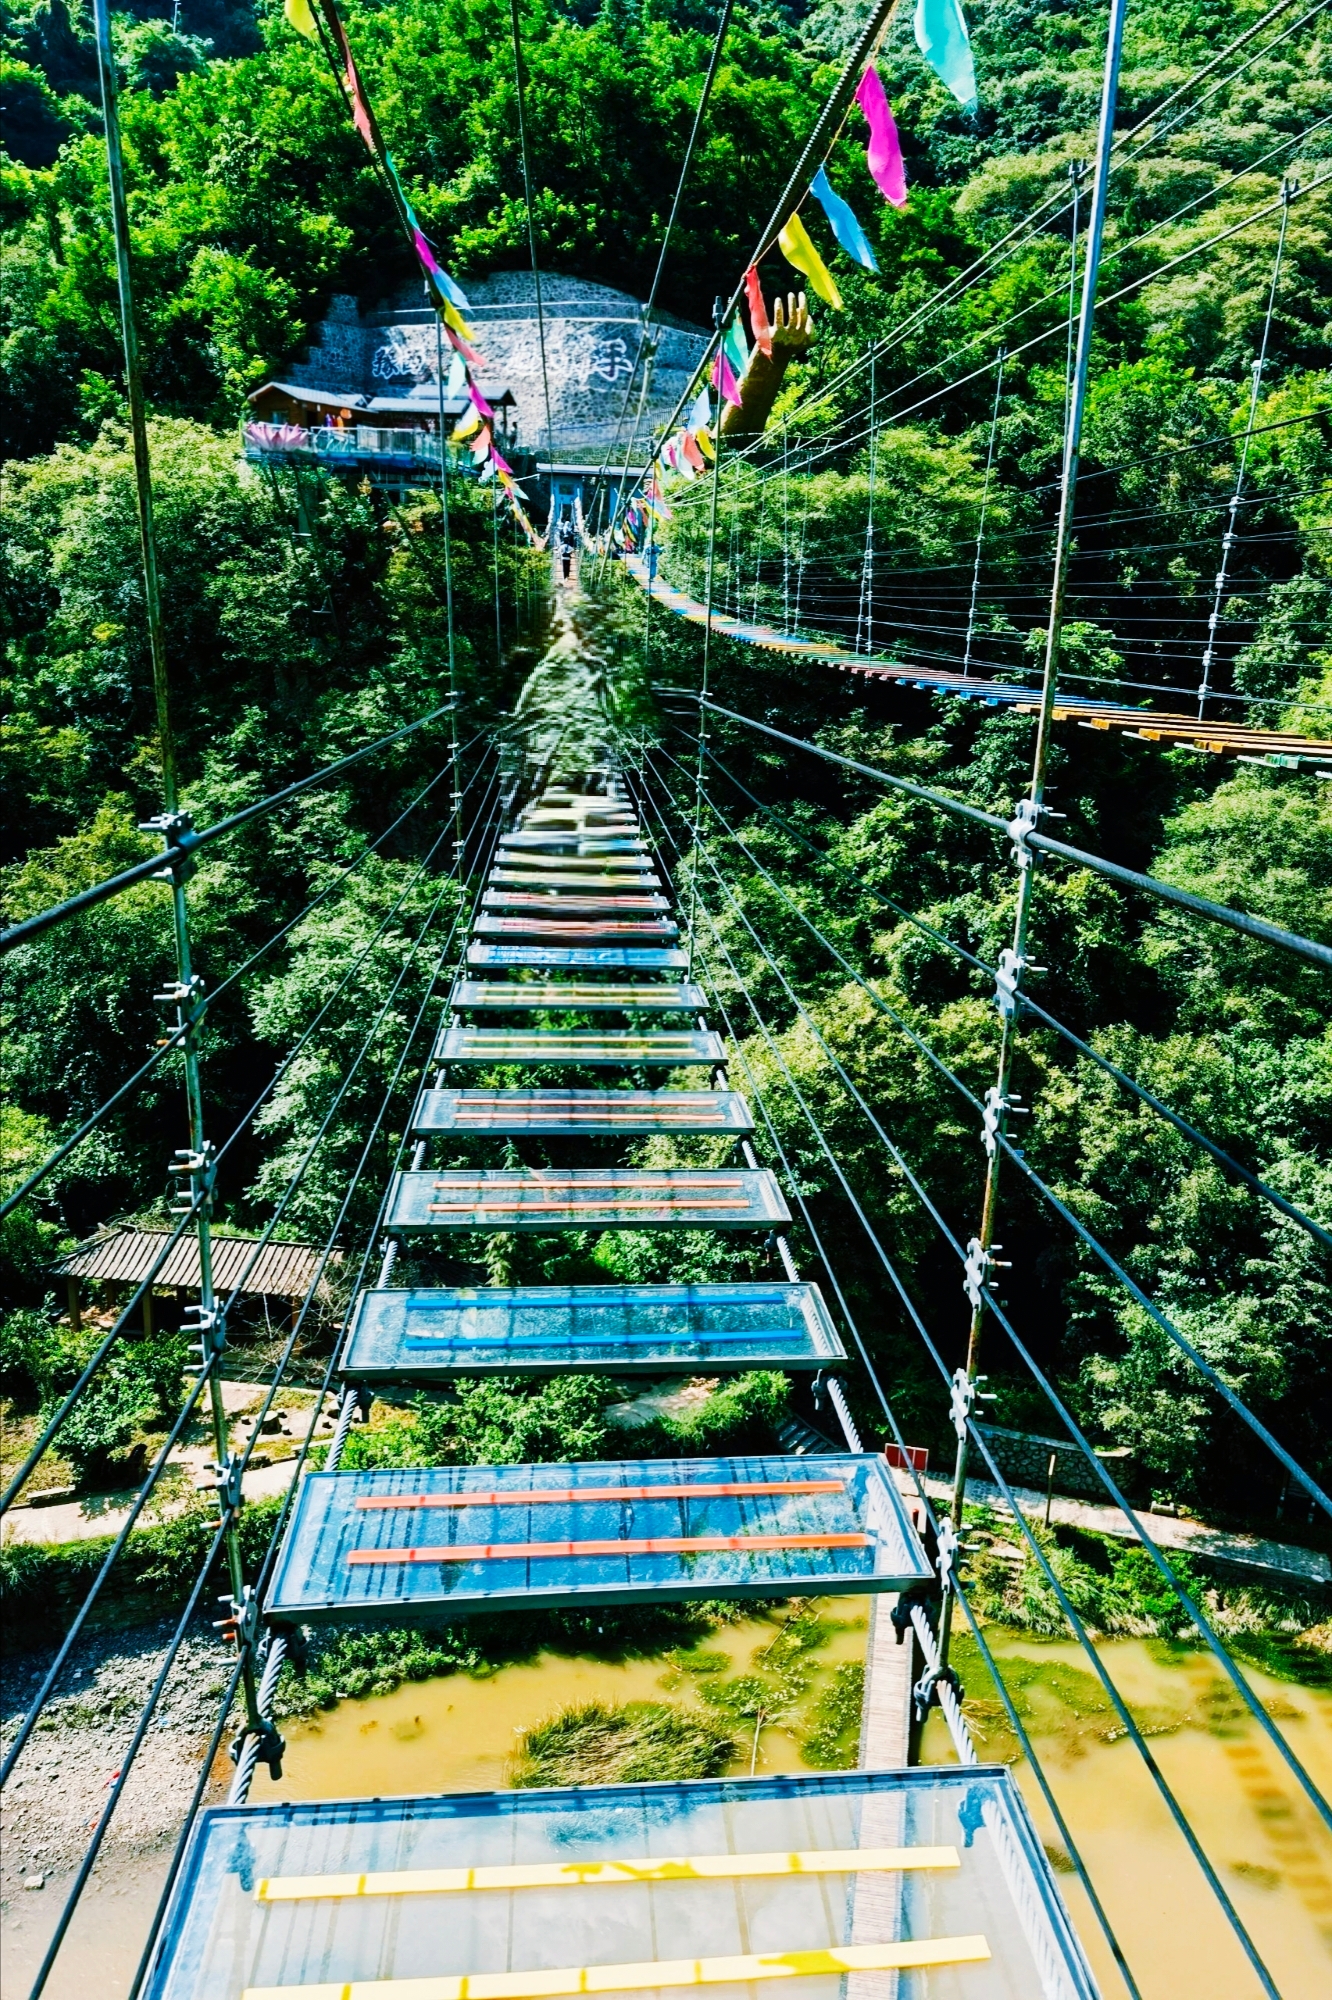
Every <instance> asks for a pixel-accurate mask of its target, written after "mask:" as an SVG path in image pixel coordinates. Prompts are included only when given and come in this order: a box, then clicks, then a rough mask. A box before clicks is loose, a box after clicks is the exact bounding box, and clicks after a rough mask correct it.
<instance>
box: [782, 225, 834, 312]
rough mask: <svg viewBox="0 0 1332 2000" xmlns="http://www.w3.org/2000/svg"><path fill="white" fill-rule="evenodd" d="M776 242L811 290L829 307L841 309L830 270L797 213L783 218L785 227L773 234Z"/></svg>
mask: <svg viewBox="0 0 1332 2000" xmlns="http://www.w3.org/2000/svg"><path fill="white" fill-rule="evenodd" d="M777 245H778V248H779V249H780V251H781V253H782V255H783V257H785V259H786V261H787V263H788V264H794V265H795V268H796V270H797V271H801V272H803V273H804V275H805V277H807V278H808V279H809V282H810V288H811V290H813V291H815V292H817V293H818V295H819V297H820V298H821V299H825V300H826V301H827V303H828V304H829V305H830V306H832V307H833V309H834V311H836V312H840V311H841V310H842V294H841V293H840V292H839V291H838V289H837V286H836V283H835V282H834V280H833V275H832V272H831V271H830V270H829V269H828V266H827V265H826V264H825V263H824V261H823V259H822V257H820V255H819V253H818V251H817V250H816V249H815V248H814V245H813V244H812V243H811V242H810V238H809V231H808V230H807V229H806V227H805V225H804V223H803V222H802V221H801V220H800V217H799V215H798V214H793V215H791V216H789V217H788V218H787V222H786V225H785V227H784V228H783V230H782V232H781V234H780V235H779V236H778V238H777Z"/></svg>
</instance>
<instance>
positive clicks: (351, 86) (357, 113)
mask: <svg viewBox="0 0 1332 2000" xmlns="http://www.w3.org/2000/svg"><path fill="white" fill-rule="evenodd" d="M333 18H334V25H335V27H336V29H337V36H338V46H339V48H340V49H341V50H342V60H343V61H344V63H346V65H347V73H346V75H345V76H344V77H343V79H342V80H343V83H344V84H345V85H346V88H347V95H348V97H350V99H351V107H352V123H353V125H354V126H355V127H356V129H357V131H358V132H359V133H360V135H361V137H362V138H363V139H364V140H365V143H366V145H367V146H368V147H369V148H370V151H371V152H372V153H374V154H376V155H377V154H378V152H379V148H378V146H376V144H375V133H374V127H373V126H372V125H371V123H370V113H369V110H368V109H367V107H366V102H365V98H364V96H363V95H362V93H361V79H360V77H359V76H358V75H357V74H356V63H355V60H354V58H353V56H352V52H351V44H350V42H349V41H348V40H347V31H346V29H345V28H344V27H343V25H342V23H341V21H339V20H338V19H337V16H336V15H335V16H334V17H333Z"/></svg>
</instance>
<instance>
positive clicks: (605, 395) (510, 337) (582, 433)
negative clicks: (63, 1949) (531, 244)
mask: <svg viewBox="0 0 1332 2000" xmlns="http://www.w3.org/2000/svg"><path fill="white" fill-rule="evenodd" d="M464 284H465V289H466V292H467V295H468V298H469V299H470V300H471V302H472V303H471V312H470V314H469V318H470V321H471V324H472V326H473V327H474V328H475V330H476V337H477V346H478V348H479V351H480V352H481V353H482V354H483V355H484V357H485V360H486V364H487V366H486V370H485V377H484V379H485V380H486V381H488V382H493V383H495V384H497V385H498V384H504V385H506V386H507V387H508V388H509V389H511V390H512V392H513V396H514V399H515V401H516V403H517V406H518V408H517V435H516V439H515V442H516V443H517V444H518V446H519V447H520V449H524V450H528V451H537V452H540V453H541V455H542V456H543V457H544V456H545V454H546V449H547V437H546V399H545V389H544V387H543V383H542V374H541V338H540V334H541V328H540V324H539V322H538V319H537V310H536V290H535V286H534V285H533V282H532V274H531V272H530V271H497V272H495V273H494V274H493V275H492V276H491V277H489V278H474V279H468V280H465V281H464ZM541 303H542V309H543V314H544V321H545V337H546V376H547V380H548V382H549V386H550V414H551V427H552V429H553V431H554V439H553V445H554V456H555V458H556V460H557V461H560V462H562V463H564V462H575V463H576V462H577V461H579V460H589V459H591V460H599V459H600V457H601V455H602V454H603V453H604V452H605V450H606V447H607V446H608V445H609V444H610V443H611V441H612V439H613V438H614V436H615V433H616V427H617V424H618V423H619V420H620V413H621V410H622V409H623V408H624V403H625V391H626V388H628V386H629V384H630V379H631V376H633V369H634V361H635V357H636V355H637V353H638V347H639V341H640V339H641V337H642V332H643V312H642V307H641V306H640V304H639V303H638V301H637V300H636V299H632V298H630V296H629V295H628V293H627V292H617V291H614V290H612V289H611V287H610V286H608V285H594V284H590V283H589V282H588V281H587V280H585V279H583V278H566V277H562V276H561V275H560V274H559V273H558V272H543V273H542V278H541ZM651 331H652V335H653V345H652V346H650V347H649V349H648V350H647V353H646V354H645V357H644V365H645V366H646V368H647V371H648V374H647V382H648V388H647V400H646V403H645V405H644V407H643V414H642V420H641V423H640V426H639V435H640V437H647V436H650V435H651V432H652V429H653V426H654V424H655V423H656V422H658V421H659V420H660V419H661V418H663V417H665V416H668V415H669V414H670V411H671V410H672V408H673V407H674V405H675V403H676V402H677V401H678V399H679V397H680V395H681V394H682V392H683V390H684V389H685V387H686V385H687V383H688V380H689V377H690V375H691V373H692V371H693V369H694V367H695V366H696V364H697V362H698V359H699V356H700V355H701V354H702V352H703V348H704V346H705V344H706V340H707V335H706V334H705V333H704V331H703V329H702V328H701V327H695V326H690V325H689V324H688V323H687V322H686V321H684V320H680V319H677V318H675V316H674V315H673V314H669V313H661V312H659V311H658V312H654V314H653V322H652V328H651ZM282 374H283V379H284V380H286V381H289V382H294V383H297V384H299V385H302V386H305V387H308V388H316V387H334V388H338V389H341V390H344V391H352V392H356V393H359V394H362V395H372V396H391V395H393V394H395V393H403V394H405V393H406V392H407V391H408V390H409V389H412V388H414V387H416V386H418V385H419V384H422V383H426V382H433V381H434V380H435V330H434V317H433V315H432V314H431V313H430V312H428V311H427V310H426V309H425V308H424V307H423V306H422V305H421V304H419V303H418V295H417V294H416V293H415V292H411V293H405V294H403V295H402V296H401V297H400V298H398V299H396V300H393V301H391V302H389V303H388V304H386V305H385V306H384V307H382V308H381V309H380V310H379V311H376V312H361V311H359V310H358V308H357V304H356V301H355V299H352V298H348V297H341V296H340V297H337V298H335V299H334V300H333V301H332V305H331V307H330V310H329V315H328V317H327V319H326V320H324V322H323V324H322V325H321V327H320V329H319V334H318V338H317V340H316V341H315V342H314V343H313V344H312V346H311V347H310V349H309V351H308V353H307V354H306V356H305V358H304V359H303V360H301V361H297V362H293V363H291V364H290V365H289V366H288V367H286V368H285V369H284V370H283V371H282ZM643 379H644V371H643V366H640V367H639V370H638V373H637V376H636V377H633V388H632V393H631V395H630V400H629V409H628V415H627V417H626V420H625V424H624V427H623V429H622V431H621V442H622V443H623V444H624V445H626V446H627V444H628V440H629V437H630V435H631V433H632V430H633V426H634V420H635V418H636V416H637V414H638V407H639V399H640V397H641V395H642V390H643Z"/></svg>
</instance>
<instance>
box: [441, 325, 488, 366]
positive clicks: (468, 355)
mask: <svg viewBox="0 0 1332 2000" xmlns="http://www.w3.org/2000/svg"><path fill="white" fill-rule="evenodd" d="M444 338H445V340H447V341H448V343H449V346H450V347H452V348H455V349H456V350H457V352H458V353H459V354H461V356H462V358H463V360H464V361H465V362H467V364H468V366H469V367H472V368H484V367H485V365H486V364H485V362H484V361H483V360H482V359H481V356H480V355H479V354H478V353H477V351H476V349H475V348H474V347H473V346H472V345H471V344H470V342H468V341H466V340H464V339H463V337H462V335H461V334H460V333H455V332H454V330H453V328H452V327H451V326H450V325H449V324H448V322H447V320H446V321H445V323H444Z"/></svg>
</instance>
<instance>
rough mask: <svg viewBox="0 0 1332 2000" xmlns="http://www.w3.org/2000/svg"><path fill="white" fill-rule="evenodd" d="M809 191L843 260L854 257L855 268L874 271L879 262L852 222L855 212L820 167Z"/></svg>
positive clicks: (861, 230) (859, 227)
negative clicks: (836, 242)
mask: <svg viewBox="0 0 1332 2000" xmlns="http://www.w3.org/2000/svg"><path fill="white" fill-rule="evenodd" d="M809 191H810V193H811V194H812V195H813V196H814V198H815V200H816V201H817V202H818V203H819V204H820V206H821V207H822V209H823V212H824V214H825V215H826V216H827V218H828V223H829V226H830V228H831V229H832V233H833V235H834V236H835V237H836V238H837V241H838V242H839V243H840V244H841V246H842V248H843V250H845V252H846V254H847V256H848V257H854V258H855V260H856V262H857V264H863V265H864V266H865V269H866V270H867V271H877V270H878V268H879V260H878V258H877V257H876V256H875V255H874V252H873V250H872V249H871V247H870V240H869V238H868V236H866V234H865V232H864V230H863V229H862V228H861V226H860V224H859V222H858V221H857V220H856V212H855V210H854V209H853V208H852V206H851V204H850V202H849V201H843V199H842V197H841V195H840V194H838V192H837V190H836V188H835V187H834V186H833V184H832V182H831V181H830V180H829V179H828V176H827V174H826V173H825V172H824V170H823V168H822V167H820V168H819V170H818V172H817V173H816V174H815V176H814V178H813V180H812V181H811V182H810V184H809Z"/></svg>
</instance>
